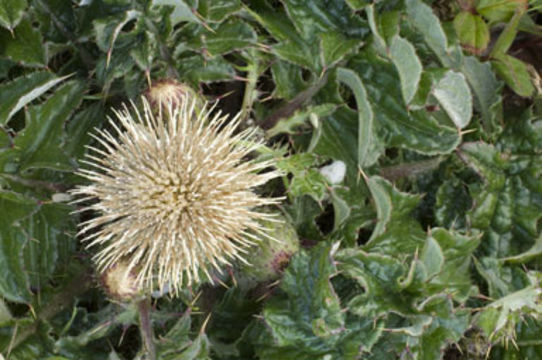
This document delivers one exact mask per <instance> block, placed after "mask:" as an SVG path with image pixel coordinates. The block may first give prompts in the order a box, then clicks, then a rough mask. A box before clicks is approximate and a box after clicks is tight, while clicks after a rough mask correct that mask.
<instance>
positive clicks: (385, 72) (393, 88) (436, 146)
mask: <svg viewBox="0 0 542 360" xmlns="http://www.w3.org/2000/svg"><path fill="white" fill-rule="evenodd" d="M350 68H351V69H353V70H355V71H356V72H357V73H358V74H359V75H360V77H361V79H362V81H363V84H364V85H365V88H366V89H367V93H368V98H369V102H370V103H371V105H372V107H373V108H374V109H378V111H375V118H376V121H375V124H378V125H379V127H380V128H379V129H378V134H379V138H380V139H382V140H385V141H386V144H387V145H388V146H392V147H393V146H399V147H404V148H408V149H411V150H413V151H416V152H420V153H423V154H427V155H434V154H442V153H449V152H451V151H453V150H454V149H455V148H456V146H457V145H458V144H459V142H460V140H461V137H460V135H459V133H458V131H457V129H455V128H453V127H451V126H449V125H448V124H446V123H441V122H440V121H439V120H437V117H436V116H437V115H439V116H440V117H442V116H446V115H444V114H442V110H440V111H436V112H434V113H433V112H429V111H427V110H425V109H420V110H410V111H408V109H407V106H406V104H405V103H404V101H403V99H402V94H401V86H400V80H399V78H398V76H397V73H396V72H395V69H394V67H393V65H391V64H390V63H387V62H385V61H383V60H382V59H380V58H377V57H376V56H375V55H373V54H370V53H368V52H365V53H360V55H358V56H357V57H356V58H355V59H353V60H352V62H351V64H350Z"/></svg>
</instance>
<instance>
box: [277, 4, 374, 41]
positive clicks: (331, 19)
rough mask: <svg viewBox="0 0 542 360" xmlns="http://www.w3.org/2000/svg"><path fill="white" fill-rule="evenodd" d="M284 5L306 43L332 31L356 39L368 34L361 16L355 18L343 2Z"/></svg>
mask: <svg viewBox="0 0 542 360" xmlns="http://www.w3.org/2000/svg"><path fill="white" fill-rule="evenodd" d="M283 4H284V6H285V8H286V12H287V14H288V16H289V17H290V19H291V21H292V22H293V23H294V25H295V27H296V29H298V30H299V33H300V34H301V36H302V37H303V39H305V40H306V41H309V42H311V41H315V40H317V37H318V35H319V34H321V33H326V32H330V31H339V32H342V33H344V34H345V35H348V36H351V37H356V38H362V37H363V36H364V35H365V34H366V33H367V27H366V24H365V22H364V21H363V20H362V19H361V18H360V17H359V16H353V13H352V10H351V9H350V8H349V7H348V5H346V4H345V3H344V2H343V1H332V2H329V1H324V0H313V1H311V2H306V1H303V0H284V1H283Z"/></svg>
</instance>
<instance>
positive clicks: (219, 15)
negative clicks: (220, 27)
mask: <svg viewBox="0 0 542 360" xmlns="http://www.w3.org/2000/svg"><path fill="white" fill-rule="evenodd" d="M206 2H207V4H206V5H207V9H206V13H205V14H202V15H203V16H204V17H205V19H206V20H207V21H210V22H222V21H223V20H225V19H226V18H227V17H229V16H232V15H233V14H235V13H236V12H238V11H240V10H241V1H240V0H207V1H206ZM202 3H204V1H200V6H201V4H202Z"/></svg>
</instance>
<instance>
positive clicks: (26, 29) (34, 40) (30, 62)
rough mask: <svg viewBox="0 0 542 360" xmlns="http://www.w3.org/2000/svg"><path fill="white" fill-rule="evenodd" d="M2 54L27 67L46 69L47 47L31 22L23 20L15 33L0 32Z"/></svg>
mask: <svg viewBox="0 0 542 360" xmlns="http://www.w3.org/2000/svg"><path fill="white" fill-rule="evenodd" d="M0 49H2V50H0V52H2V53H3V55H5V56H6V57H8V58H9V59H11V60H13V61H16V62H20V63H22V64H24V65H27V66H36V67H45V66H46V65H47V61H46V57H45V47H44V46H43V39H42V37H41V34H40V32H39V31H38V30H36V29H34V28H33V27H32V24H31V23H30V21H29V20H26V19H25V20H22V21H21V22H20V23H19V25H17V27H16V28H15V30H14V31H13V33H10V32H9V31H5V30H0Z"/></svg>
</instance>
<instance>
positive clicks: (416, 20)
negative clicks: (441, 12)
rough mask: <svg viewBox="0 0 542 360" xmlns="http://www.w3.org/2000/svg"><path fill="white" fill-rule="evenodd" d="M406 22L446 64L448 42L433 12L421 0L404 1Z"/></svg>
mask: <svg viewBox="0 0 542 360" xmlns="http://www.w3.org/2000/svg"><path fill="white" fill-rule="evenodd" d="M406 8H407V15H408V21H410V22H412V24H413V25H414V26H415V27H416V28H417V29H418V31H419V32H420V33H421V34H422V35H423V37H424V39H425V42H426V43H427V45H429V47H430V48H431V50H433V52H434V53H435V55H437V56H438V58H439V59H440V61H441V62H442V63H443V64H445V65H446V64H448V63H449V61H448V60H447V57H448V54H447V52H448V40H447V38H446V34H445V33H444V30H443V29H442V26H441V25H440V21H439V19H438V17H437V16H436V15H435V14H434V13H433V10H432V9H431V8H430V7H429V6H428V5H426V4H425V3H424V2H423V1H422V0H406Z"/></svg>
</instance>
